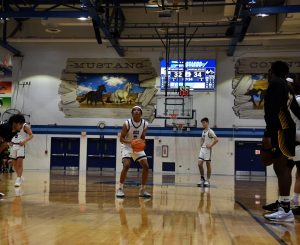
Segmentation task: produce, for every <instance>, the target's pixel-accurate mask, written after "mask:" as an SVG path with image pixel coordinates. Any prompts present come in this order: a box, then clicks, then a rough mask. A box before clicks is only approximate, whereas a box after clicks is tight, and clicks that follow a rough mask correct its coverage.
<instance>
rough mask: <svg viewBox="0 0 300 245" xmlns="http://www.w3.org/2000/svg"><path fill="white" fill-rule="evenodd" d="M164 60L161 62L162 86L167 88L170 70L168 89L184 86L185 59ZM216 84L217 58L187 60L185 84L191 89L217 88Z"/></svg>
mask: <svg viewBox="0 0 300 245" xmlns="http://www.w3.org/2000/svg"><path fill="white" fill-rule="evenodd" d="M168 63H169V64H168V67H167V61H166V60H162V61H161V62H160V67H161V74H160V88H161V90H164V89H165V82H166V76H167V75H166V74H167V72H168V89H169V90H172V89H177V88H178V87H180V86H183V81H184V61H183V60H169V62H168ZM215 84H216V60H186V61H185V86H188V87H190V89H191V90H196V91H197V90H198V91H201V90H204V91H213V90H215Z"/></svg>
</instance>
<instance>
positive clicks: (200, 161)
mask: <svg viewBox="0 0 300 245" xmlns="http://www.w3.org/2000/svg"><path fill="white" fill-rule="evenodd" d="M204 159H205V151H204V148H202V147H201V149H200V152H199V157H198V168H199V172H200V182H199V183H198V184H197V185H198V186H203V184H204V181H205V178H204V168H203V162H204Z"/></svg>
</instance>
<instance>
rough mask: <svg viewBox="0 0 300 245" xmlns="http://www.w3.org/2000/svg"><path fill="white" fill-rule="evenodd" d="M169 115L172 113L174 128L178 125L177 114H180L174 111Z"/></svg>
mask: <svg viewBox="0 0 300 245" xmlns="http://www.w3.org/2000/svg"><path fill="white" fill-rule="evenodd" d="M169 115H170V117H171V119H172V125H173V127H174V128H175V127H177V124H176V118H177V115H178V114H176V113H172V114H169Z"/></svg>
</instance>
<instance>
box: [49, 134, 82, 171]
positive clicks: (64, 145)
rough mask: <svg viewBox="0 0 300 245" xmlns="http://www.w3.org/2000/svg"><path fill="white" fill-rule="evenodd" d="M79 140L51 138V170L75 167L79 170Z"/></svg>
mask: <svg viewBox="0 0 300 245" xmlns="http://www.w3.org/2000/svg"><path fill="white" fill-rule="evenodd" d="M79 151H80V139H79V138H60V137H52V138H51V157H50V169H53V168H61V169H64V170H65V169H66V168H67V167H75V168H78V169H79Z"/></svg>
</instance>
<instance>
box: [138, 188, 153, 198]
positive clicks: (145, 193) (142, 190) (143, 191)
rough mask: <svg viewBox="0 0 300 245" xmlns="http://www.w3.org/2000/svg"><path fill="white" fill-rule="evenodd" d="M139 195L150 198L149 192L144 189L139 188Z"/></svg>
mask: <svg viewBox="0 0 300 245" xmlns="http://www.w3.org/2000/svg"><path fill="white" fill-rule="evenodd" d="M139 197H144V198H151V194H150V193H149V192H147V191H145V190H144V189H140V192H139Z"/></svg>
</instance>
